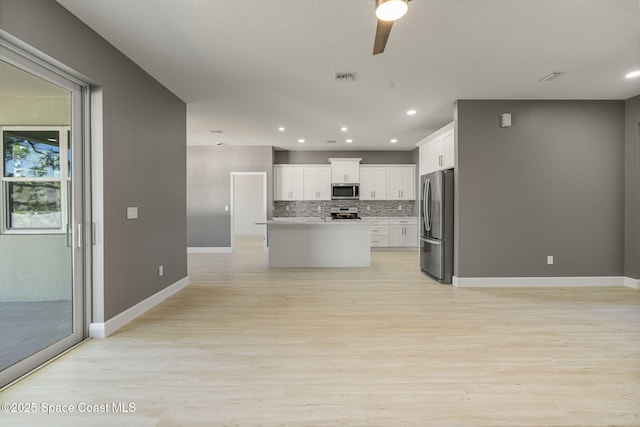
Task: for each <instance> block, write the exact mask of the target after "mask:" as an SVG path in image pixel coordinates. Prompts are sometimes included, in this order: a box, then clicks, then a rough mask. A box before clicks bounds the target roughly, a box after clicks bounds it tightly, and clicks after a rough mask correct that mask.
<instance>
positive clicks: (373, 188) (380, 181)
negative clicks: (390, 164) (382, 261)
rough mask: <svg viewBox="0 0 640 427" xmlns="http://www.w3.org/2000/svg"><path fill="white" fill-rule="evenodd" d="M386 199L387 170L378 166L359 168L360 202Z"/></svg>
mask: <svg viewBox="0 0 640 427" xmlns="http://www.w3.org/2000/svg"><path fill="white" fill-rule="evenodd" d="M386 199H387V168H386V167H380V166H367V165H362V166H361V167H360V200H386Z"/></svg>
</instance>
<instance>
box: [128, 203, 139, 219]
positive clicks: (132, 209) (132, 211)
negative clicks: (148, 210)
mask: <svg viewBox="0 0 640 427" xmlns="http://www.w3.org/2000/svg"><path fill="white" fill-rule="evenodd" d="M137 218H138V207H137V206H129V207H128V208H127V219H137Z"/></svg>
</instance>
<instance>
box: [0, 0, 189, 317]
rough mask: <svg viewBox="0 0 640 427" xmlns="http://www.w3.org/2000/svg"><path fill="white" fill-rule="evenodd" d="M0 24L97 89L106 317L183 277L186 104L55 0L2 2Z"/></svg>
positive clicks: (185, 263) (184, 249)
mask: <svg viewBox="0 0 640 427" xmlns="http://www.w3.org/2000/svg"><path fill="white" fill-rule="evenodd" d="M0 28H2V30H4V31H6V32H8V33H9V34H11V35H13V36H15V37H17V38H18V39H20V40H22V41H23V42H25V43H27V44H29V45H31V46H32V47H34V48H36V49H38V50H39V51H41V52H43V53H44V54H46V55H48V56H50V57H52V58H53V59H55V60H57V61H60V62H61V63H62V64H64V65H66V66H68V67H70V68H71V69H73V70H75V71H76V72H78V73H80V74H82V75H84V76H86V78H87V79H89V80H90V81H91V83H93V84H94V85H95V86H99V87H101V89H102V91H103V126H104V133H103V140H104V160H103V168H104V217H105V218H104V224H103V230H104V253H105V255H104V260H105V261H104V262H105V272H104V288H105V289H104V299H105V307H104V312H105V316H104V317H105V318H104V319H94V321H102V320H108V319H109V318H111V317H113V316H115V315H117V314H119V313H121V312H122V311H124V310H126V309H128V308H130V307H132V306H134V305H135V304H137V303H139V302H140V301H142V300H144V299H145V298H147V297H149V296H151V295H153V294H155V293H157V292H158V291H160V290H162V289H164V288H166V287H167V286H169V285H171V284H173V283H175V282H177V281H178V280H180V279H182V278H184V277H186V276H187V259H186V209H185V205H186V196H185V188H186V178H185V177H186V170H185V168H186V166H185V164H186V154H185V152H186V105H185V104H184V102H182V101H181V100H180V99H178V98H177V97H176V96H175V95H173V94H172V93H170V92H169V91H168V90H167V89H166V88H164V87H163V86H162V85H160V84H159V83H158V82H157V81H155V80H154V79H153V78H151V77H150V76H149V75H148V74H146V73H145V72H144V71H143V70H142V69H140V68H139V67H138V66H137V65H136V64H134V63H133V62H131V61H130V60H129V59H127V58H126V57H125V56H124V55H122V54H121V53H120V52H119V51H117V50H116V49H115V48H114V47H113V46H111V45H110V44H109V43H107V42H106V41H105V40H103V39H102V38H100V37H99V36H98V35H97V34H96V33H94V32H93V31H92V30H90V29H89V28H88V27H87V26H85V25H84V24H83V23H82V22H80V21H79V20H77V19H76V18H75V17H74V16H73V15H71V14H70V13H68V12H67V11H66V9H64V8H63V7H62V6H60V5H59V4H58V3H56V2H55V1H54V0H0ZM127 206H138V207H139V215H140V218H139V219H138V220H136V221H127V219H126V208H127ZM160 264H162V265H164V271H165V275H164V276H163V277H158V265H160Z"/></svg>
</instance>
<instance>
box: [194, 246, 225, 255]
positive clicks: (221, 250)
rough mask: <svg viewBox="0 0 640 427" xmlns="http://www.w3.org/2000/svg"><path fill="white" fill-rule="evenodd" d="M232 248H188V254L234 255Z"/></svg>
mask: <svg viewBox="0 0 640 427" xmlns="http://www.w3.org/2000/svg"><path fill="white" fill-rule="evenodd" d="M232 252H233V251H232V249H231V247H230V246H229V247H221V248H205V247H189V248H187V253H188V254H230V253H232Z"/></svg>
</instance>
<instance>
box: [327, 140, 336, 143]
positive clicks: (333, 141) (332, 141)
mask: <svg viewBox="0 0 640 427" xmlns="http://www.w3.org/2000/svg"><path fill="white" fill-rule="evenodd" d="M336 142H337V141H336V140H335V139H327V144H335V143H336Z"/></svg>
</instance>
